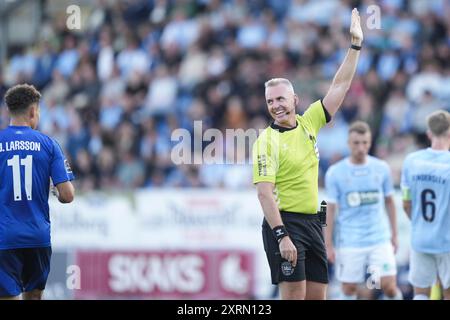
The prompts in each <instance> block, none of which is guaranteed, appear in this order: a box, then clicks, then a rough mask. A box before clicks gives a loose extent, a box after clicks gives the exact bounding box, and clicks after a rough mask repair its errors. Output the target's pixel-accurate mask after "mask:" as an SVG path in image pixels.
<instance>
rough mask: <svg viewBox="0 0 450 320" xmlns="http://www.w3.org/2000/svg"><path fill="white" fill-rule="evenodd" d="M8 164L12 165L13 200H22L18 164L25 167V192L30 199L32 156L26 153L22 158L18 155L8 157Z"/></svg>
mask: <svg viewBox="0 0 450 320" xmlns="http://www.w3.org/2000/svg"><path fill="white" fill-rule="evenodd" d="M7 163H8V166H10V167H12V172H13V186H14V201H21V200H22V182H21V178H20V165H22V166H24V167H25V193H26V194H27V200H32V195H31V192H32V189H33V156H32V155H28V156H26V157H25V158H24V159H20V158H19V156H18V155H15V156H13V157H12V158H11V159H8V162H7Z"/></svg>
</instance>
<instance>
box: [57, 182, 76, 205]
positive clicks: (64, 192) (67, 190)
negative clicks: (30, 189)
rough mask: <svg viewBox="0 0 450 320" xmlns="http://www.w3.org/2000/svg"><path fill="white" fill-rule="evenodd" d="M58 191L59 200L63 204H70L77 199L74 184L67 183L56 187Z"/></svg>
mask: <svg viewBox="0 0 450 320" xmlns="http://www.w3.org/2000/svg"><path fill="white" fill-rule="evenodd" d="M56 189H57V190H58V194H57V197H58V200H59V202H61V203H70V202H72V201H73V199H74V197H75V188H74V187H73V185H72V182H70V181H66V182H62V183H59V184H57V185H56Z"/></svg>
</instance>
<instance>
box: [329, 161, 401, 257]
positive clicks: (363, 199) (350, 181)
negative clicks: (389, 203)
mask: <svg viewBox="0 0 450 320" xmlns="http://www.w3.org/2000/svg"><path fill="white" fill-rule="evenodd" d="M325 188H326V193H327V200H328V201H329V202H330V203H335V204H337V206H338V211H337V212H336V215H335V224H334V233H333V240H334V244H335V246H336V247H340V248H361V247H370V246H373V245H378V244H381V243H385V242H388V241H389V240H390V237H391V232H390V228H389V222H388V217H387V214H386V212H385V209H384V208H385V202H384V198H385V197H387V196H390V195H392V194H393V192H394V187H393V185H392V178H391V174H390V170H389V166H388V165H387V164H386V162H384V161H382V160H379V159H377V158H374V157H371V156H368V157H367V161H366V163H365V164H361V165H356V164H352V163H351V162H350V159H349V158H345V159H343V160H341V161H339V162H337V163H336V164H334V165H333V166H331V167H330V168H329V169H328V171H327V173H326V175H325Z"/></svg>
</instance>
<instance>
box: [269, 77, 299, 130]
mask: <svg viewBox="0 0 450 320" xmlns="http://www.w3.org/2000/svg"><path fill="white" fill-rule="evenodd" d="M297 103H298V97H297V95H296V94H295V93H294V90H293V89H292V87H291V86H289V85H287V84H284V83H279V84H276V85H274V86H268V87H266V104H267V108H268V110H269V113H270V115H271V116H272V118H273V119H274V120H275V124H276V125H279V126H283V127H294V126H295V124H296V120H295V106H296V105H297Z"/></svg>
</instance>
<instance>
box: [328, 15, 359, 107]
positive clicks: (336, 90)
mask: <svg viewBox="0 0 450 320" xmlns="http://www.w3.org/2000/svg"><path fill="white" fill-rule="evenodd" d="M350 34H351V36H352V41H351V43H352V45H357V46H361V44H362V41H363V38H364V37H363V33H362V29H361V21H360V17H359V13H358V10H356V9H353V11H352V22H351V25H350ZM358 59H359V50H354V49H348V51H347V55H346V56H345V58H344V61H343V62H342V64H341V66H340V67H339V69H338V71H337V72H336V75H335V76H334V79H333V82H332V84H331V86H330V89H328V92H327V94H326V95H325V97H324V99H323V105H324V106H325V108H326V109H327V111H328V113H329V114H330V115H331V116H333V115H334V114H335V113H336V112H337V111H338V109H339V107H340V106H341V104H342V102H343V101H344V98H345V95H346V93H347V91H348V89H349V88H350V85H351V83H352V79H353V76H354V74H355V71H356V65H357V64H358Z"/></svg>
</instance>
